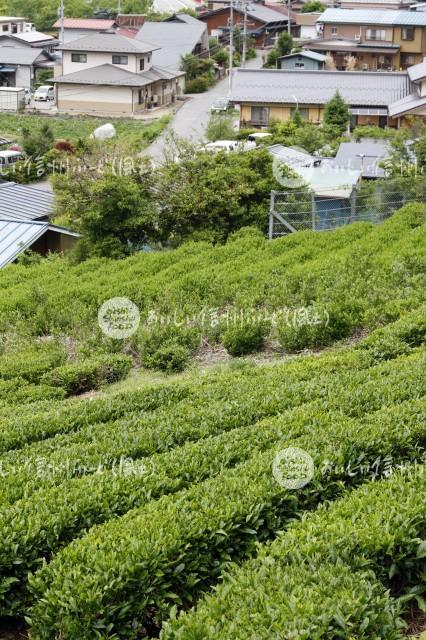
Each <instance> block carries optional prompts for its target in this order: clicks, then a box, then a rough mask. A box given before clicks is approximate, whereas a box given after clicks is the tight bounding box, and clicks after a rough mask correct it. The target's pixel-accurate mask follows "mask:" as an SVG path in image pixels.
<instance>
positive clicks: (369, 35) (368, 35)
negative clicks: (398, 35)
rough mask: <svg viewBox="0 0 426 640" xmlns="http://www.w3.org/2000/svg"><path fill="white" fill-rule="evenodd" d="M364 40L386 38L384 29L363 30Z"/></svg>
mask: <svg viewBox="0 0 426 640" xmlns="http://www.w3.org/2000/svg"><path fill="white" fill-rule="evenodd" d="M365 39H366V40H386V31H385V30H384V29H367V30H366V32H365Z"/></svg>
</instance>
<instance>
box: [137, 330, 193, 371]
mask: <svg viewBox="0 0 426 640" xmlns="http://www.w3.org/2000/svg"><path fill="white" fill-rule="evenodd" d="M199 341H200V330H199V329H197V328H195V327H187V326H183V327H181V326H177V325H175V324H171V323H170V324H166V325H164V326H162V325H155V326H153V327H149V328H147V329H145V330H144V331H142V332H141V334H139V336H138V337H137V339H136V342H137V348H138V350H139V351H140V355H141V360H142V364H143V365H144V366H145V367H148V368H149V369H160V370H161V371H166V372H168V373H170V372H173V371H183V369H185V367H186V365H187V364H188V362H189V358H190V355H191V353H192V352H194V351H195V350H196V349H197V347H198V345H199Z"/></svg>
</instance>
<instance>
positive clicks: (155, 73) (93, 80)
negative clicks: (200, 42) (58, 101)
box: [54, 64, 183, 87]
mask: <svg viewBox="0 0 426 640" xmlns="http://www.w3.org/2000/svg"><path fill="white" fill-rule="evenodd" d="M176 75H179V72H177V71H172V70H170V69H162V68H160V67H151V69H149V70H148V71H143V72H142V73H132V72H131V71H126V69H120V68H119V67H116V66H114V65H113V64H103V65H100V66H99V67H90V68H89V69H83V70H82V71H75V72H74V73H67V75H65V76H59V77H58V78H55V79H54V82H57V83H59V84H90V85H103V86H114V87H117V86H118V87H144V86H146V85H148V84H151V83H152V82H156V81H157V80H170V79H172V78H175V77H176ZM180 75H183V72H180Z"/></svg>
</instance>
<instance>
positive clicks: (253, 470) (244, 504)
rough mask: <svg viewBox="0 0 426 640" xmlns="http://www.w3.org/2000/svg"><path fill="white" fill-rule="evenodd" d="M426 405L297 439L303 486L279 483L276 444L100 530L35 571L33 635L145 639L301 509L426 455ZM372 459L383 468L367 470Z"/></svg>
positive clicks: (393, 409)
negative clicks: (305, 461)
mask: <svg viewBox="0 0 426 640" xmlns="http://www.w3.org/2000/svg"><path fill="white" fill-rule="evenodd" d="M425 410H426V404H425V401H422V402H421V403H413V405H410V404H408V407H406V406H404V407H390V408H388V409H386V410H383V411H381V412H379V413H378V414H377V415H373V416H371V417H368V418H366V419H365V420H364V421H359V422H357V421H355V422H354V423H352V422H350V421H345V420H342V421H341V422H340V423H335V424H333V425H332V426H331V427H330V428H327V426H326V425H324V427H323V429H321V430H320V432H318V433H317V434H316V438H315V440H313V438H312V435H311V434H309V435H308V436H302V437H301V438H298V439H295V440H294V441H293V442H292V444H293V445H295V446H298V447H302V448H303V449H305V450H306V451H308V452H309V453H310V454H311V455H312V457H313V459H314V462H315V466H316V473H315V476H314V479H313V481H312V482H311V483H310V484H308V485H307V486H306V487H305V488H304V489H302V490H300V491H299V492H297V493H294V492H293V493H292V492H288V491H286V490H285V489H282V488H281V487H280V486H279V485H278V483H277V482H276V481H275V480H274V478H273V476H272V473H271V464H272V461H273V459H274V452H270V451H267V452H266V453H259V454H255V455H254V456H253V457H252V458H251V459H250V460H249V461H248V462H246V463H244V464H241V465H239V466H238V467H237V468H236V469H232V470H229V471H224V472H223V473H222V474H221V475H220V476H219V477H218V478H214V479H210V480H207V481H205V482H204V483H202V484H200V485H198V486H194V487H193V488H191V489H189V490H188V491H184V492H182V493H180V494H177V495H174V496H165V497H163V498H161V499H160V500H158V501H157V502H153V503H150V504H148V505H146V506H145V507H143V508H141V509H139V510H135V511H131V512H129V514H127V515H126V516H123V517H122V518H121V519H119V520H116V521H114V520H113V521H111V522H109V523H107V524H106V525H103V526H101V527H95V528H94V529H93V530H92V531H91V532H89V533H88V534H87V535H86V536H85V537H84V538H82V539H81V540H77V541H74V542H73V543H72V544H71V545H69V546H68V547H67V548H66V549H64V550H63V551H62V552H60V553H58V554H57V555H56V556H55V558H54V559H53V560H52V562H51V563H50V564H49V565H47V566H46V567H44V568H43V569H41V570H40V571H39V572H37V573H36V574H35V575H34V576H32V577H30V588H31V590H32V593H33V595H34V597H35V599H36V603H35V605H34V607H33V609H32V610H31V612H30V616H29V618H30V621H31V637H32V638H34V639H35V640H39V639H40V640H41V639H47V638H55V637H58V636H63V637H66V638H68V639H69V640H71V639H72V638H76V639H77V638H79V640H84V639H85V638H87V639H89V638H93V635H94V633H95V632H96V631H102V632H103V633H104V634H105V635H104V637H111V638H112V637H117V636H118V637H128V638H136V637H137V636H138V634H140V633H141V632H142V630H143V629H147V628H148V632H149V633H151V634H152V635H153V632H154V630H155V626H156V625H158V624H160V622H161V620H162V618H164V617H167V615H168V613H169V610H170V607H172V606H173V605H177V606H179V607H184V608H186V607H187V606H188V605H189V604H191V603H192V602H193V601H194V598H195V597H196V596H197V594H198V593H199V592H200V591H201V590H203V589H205V588H206V587H207V586H208V585H209V584H211V583H212V582H214V581H215V580H217V579H218V578H219V576H220V574H221V573H222V571H223V570H224V569H225V568H226V567H227V566H228V564H229V561H230V560H234V561H238V560H242V559H243V558H244V557H245V556H246V555H247V554H249V553H251V552H253V551H254V549H255V547H256V543H257V542H258V541H262V540H265V539H267V538H268V537H270V536H271V535H272V534H273V533H275V532H277V531H278V530H280V529H281V528H282V527H283V526H284V525H285V524H286V523H287V522H288V521H289V519H291V518H293V517H294V516H295V514H296V513H297V512H298V511H300V510H302V509H312V508H315V506H316V505H317V504H318V503H319V502H321V501H327V500H330V499H332V498H334V497H336V496H337V495H339V494H340V493H341V492H342V491H343V489H344V487H345V486H356V485H357V484H359V483H361V482H362V481H364V480H365V478H366V477H371V476H373V477H378V476H380V474H381V473H384V472H385V471H386V461H387V459H388V458H389V456H392V457H394V459H395V461H397V462H400V461H403V460H413V459H417V458H418V457H419V456H420V454H421V452H420V451H419V449H418V443H419V442H422V441H424V438H425V436H426V420H425V419H423V420H422V421H420V422H419V420H418V416H419V413H420V414H421V415H422V416H423V418H425V417H426V413H425ZM402 425H403V429H402V428H401V427H402ZM283 444H285V446H287V443H283ZM280 448H282V446H279V445H277V446H276V447H274V450H275V451H277V450H279V449H280ZM377 460H379V461H380V462H379V464H378V466H377V468H376V467H374V465H375V464H376V462H377ZM367 464H368V465H371V466H373V467H374V469H373V468H371V467H370V468H369V469H368V471H367V472H366V473H365V472H363V471H362V469H365V467H366V465H367ZM324 468H327V469H330V471H329V472H324ZM140 532H143V535H142V536H141V535H140Z"/></svg>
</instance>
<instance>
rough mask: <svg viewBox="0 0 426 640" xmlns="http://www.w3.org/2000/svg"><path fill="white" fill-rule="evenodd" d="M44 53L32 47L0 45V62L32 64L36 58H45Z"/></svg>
mask: <svg viewBox="0 0 426 640" xmlns="http://www.w3.org/2000/svg"><path fill="white" fill-rule="evenodd" d="M47 59H48V58H47V56H46V54H45V53H43V52H42V51H40V49H33V48H32V47H19V46H17V47H12V46H3V47H0V64H23V65H29V66H30V65H32V64H34V63H35V62H36V61H38V60H40V61H41V60H47Z"/></svg>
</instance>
